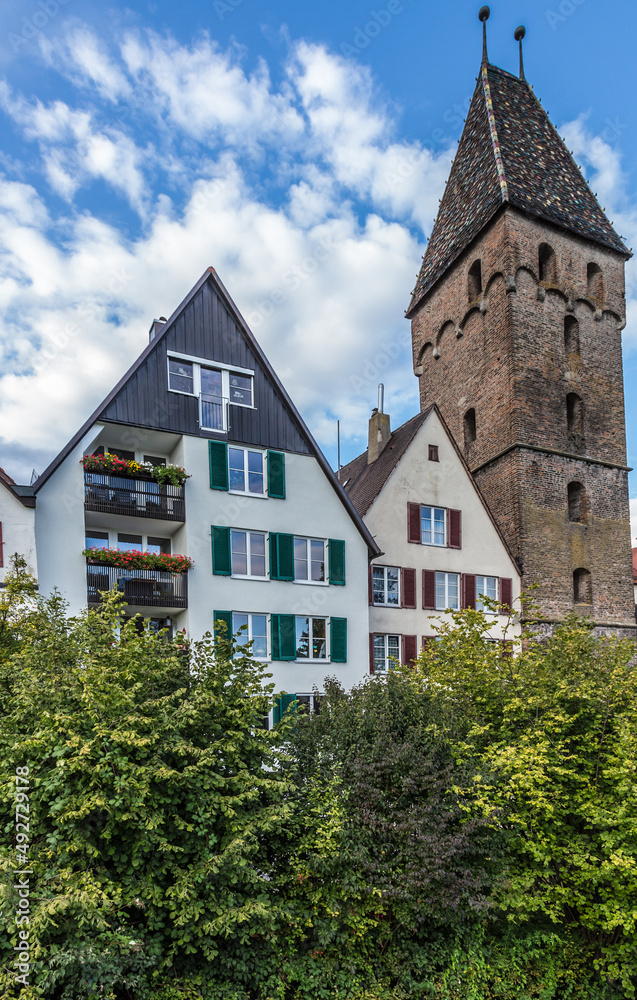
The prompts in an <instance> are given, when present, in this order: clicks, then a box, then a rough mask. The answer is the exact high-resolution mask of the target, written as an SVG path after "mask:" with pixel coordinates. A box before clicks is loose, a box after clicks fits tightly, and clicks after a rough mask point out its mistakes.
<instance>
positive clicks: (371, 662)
mask: <svg viewBox="0 0 637 1000" xmlns="http://www.w3.org/2000/svg"><path fill="white" fill-rule="evenodd" d="M369 672H370V674H373V673H374V633H373V632H370V633H369Z"/></svg>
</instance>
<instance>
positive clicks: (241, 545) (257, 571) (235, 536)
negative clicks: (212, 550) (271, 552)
mask: <svg viewBox="0 0 637 1000" xmlns="http://www.w3.org/2000/svg"><path fill="white" fill-rule="evenodd" d="M230 550H231V554H232V575H233V576H258V577H265V574H266V564H265V535H264V534H262V533H261V532H258V531H231V532H230Z"/></svg>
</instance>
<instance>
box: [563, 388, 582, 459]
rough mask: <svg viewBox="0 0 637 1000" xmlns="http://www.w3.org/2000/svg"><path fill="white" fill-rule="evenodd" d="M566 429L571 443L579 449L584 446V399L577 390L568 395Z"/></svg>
mask: <svg viewBox="0 0 637 1000" xmlns="http://www.w3.org/2000/svg"><path fill="white" fill-rule="evenodd" d="M566 429H567V431H568V437H569V443H570V444H571V445H572V446H573V447H574V448H575V449H577V450H580V449H581V448H583V446H584V401H583V400H582V398H581V396H578V395H577V393H576V392H569V394H568V396H567V397H566Z"/></svg>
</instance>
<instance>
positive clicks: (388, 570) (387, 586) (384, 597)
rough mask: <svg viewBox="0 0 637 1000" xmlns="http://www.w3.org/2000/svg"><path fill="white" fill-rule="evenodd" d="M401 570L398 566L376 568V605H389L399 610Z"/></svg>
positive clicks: (373, 573)
mask: <svg viewBox="0 0 637 1000" xmlns="http://www.w3.org/2000/svg"><path fill="white" fill-rule="evenodd" d="M399 580H400V570H399V569H398V567H397V566H374V567H373V568H372V590H373V600H374V604H387V605H389V606H390V607H394V608H397V607H398V605H399V602H400V592H399V590H400V588H399V582H398V581H399Z"/></svg>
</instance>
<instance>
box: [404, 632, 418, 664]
mask: <svg viewBox="0 0 637 1000" xmlns="http://www.w3.org/2000/svg"><path fill="white" fill-rule="evenodd" d="M402 639H403V655H402V661H403V663H404V665H405V666H408V665H409V664H411V663H413V661H414V660H415V659H416V657H417V656H418V636H417V635H404V636H403V637H402Z"/></svg>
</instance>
